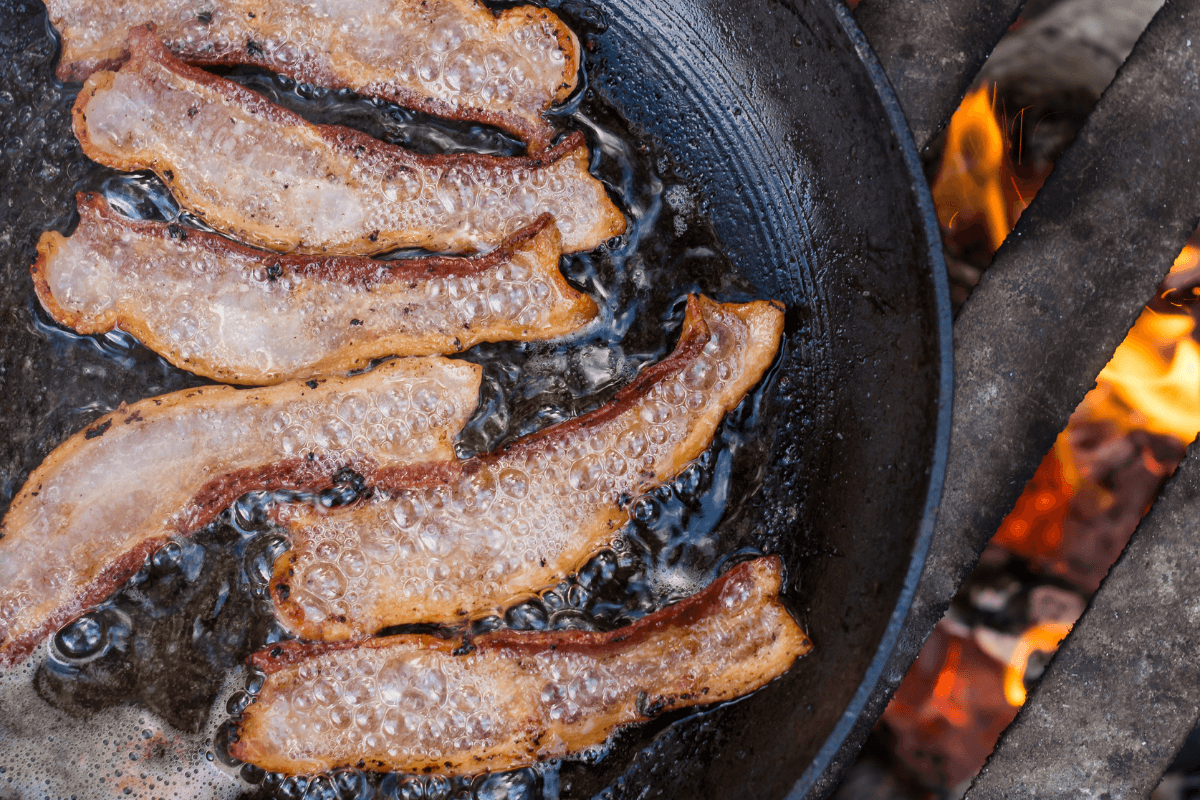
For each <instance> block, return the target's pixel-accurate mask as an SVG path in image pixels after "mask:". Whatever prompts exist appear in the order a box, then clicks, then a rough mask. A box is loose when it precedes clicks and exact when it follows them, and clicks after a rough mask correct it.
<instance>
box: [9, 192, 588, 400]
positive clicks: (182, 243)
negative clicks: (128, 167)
mask: <svg viewBox="0 0 1200 800" xmlns="http://www.w3.org/2000/svg"><path fill="white" fill-rule="evenodd" d="M78 205H79V215H80V220H79V226H78V227H77V228H76V229H75V232H74V233H73V234H72V235H71V236H70V237H64V236H62V235H61V234H58V233H55V232H49V233H45V234H43V235H42V238H41V241H40V242H38V259H37V261H36V262H35V263H34V264H33V266H32V267H31V271H32V273H33V280H34V286H35V287H36V289H37V294H38V298H39V299H40V300H41V302H42V306H43V307H44V308H45V309H46V311H47V312H49V313H50V315H51V316H52V317H54V319H55V321H57V322H59V323H61V324H63V325H68V326H70V327H71V328H73V329H75V330H76V331H78V332H79V333H103V332H106V331H110V330H113V329H114V328H120V329H121V330H124V331H127V332H129V333H131V334H133V335H134V336H136V337H137V338H138V339H140V340H141V341H142V343H144V344H145V345H146V346H148V347H150V348H151V349H152V350H154V351H155V352H157V353H159V354H161V355H162V356H164V357H165V358H166V359H167V360H169V361H170V362H171V363H172V364H175V365H176V366H178V367H182V368H183V369H187V370H191V371H192V372H195V373H197V374H199V375H204V376H206V377H209V378H213V379H216V380H219V381H224V382H227V383H248V384H271V383H278V382H280V381H284V380H296V379H302V378H309V377H312V376H313V375H330V374H336V373H346V372H349V371H351V370H354V369H361V368H363V367H365V366H367V365H368V364H369V363H370V362H371V361H372V360H373V359H377V358H382V357H384V356H389V355H399V356H416V355H437V354H449V353H455V352H459V351H462V350H465V349H466V348H468V347H471V346H473V345H475V344H477V343H479V342H495V341H511V340H516V341H528V340H531V339H551V338H554V337H556V336H562V335H564V334H567V333H570V332H572V331H574V330H577V329H578V328H580V327H581V326H583V325H585V324H586V323H587V322H588V321H589V320H591V319H592V317H594V316H595V314H596V304H595V303H593V302H592V300H591V299H590V298H589V297H587V296H586V295H583V294H580V293H579V292H577V291H575V290H574V289H572V288H571V287H570V285H569V284H568V283H567V282H566V280H565V279H564V278H563V277H562V274H561V273H560V272H559V270H558V262H559V252H560V247H559V243H560V237H559V234H558V229H557V228H555V227H554V223H553V221H552V220H551V218H550V217H543V218H541V219H540V220H538V221H537V222H536V223H534V225H533V226H531V227H529V228H526V229H525V230H524V231H521V232H519V233H517V234H516V235H515V236H513V237H510V238H509V239H508V240H507V241H506V242H505V244H504V245H502V246H501V247H499V248H498V249H496V250H493V251H491V252H490V253H487V254H486V255H482V256H474V257H470V258H448V257H436V256H435V257H430V258H414V259H405V260H400V261H375V260H371V259H366V258H352V257H333V256H330V257H325V258H320V257H314V256H281V255H278V254H275V253H270V252H266V251H262V250H252V249H250V248H248V247H243V246H241V245H238V244H236V243H234V242H231V241H230V240H228V239H225V238H223V237H221V236H217V235H216V234H212V233H205V232H203V231H198V230H195V229H192V228H185V227H182V226H180V225H177V224H173V223H165V222H137V221H134V220H131V219H129V218H127V217H123V216H121V215H120V214H117V213H116V212H114V211H113V210H112V209H111V208H110V207H109V206H108V204H107V203H105V202H104V200H103V199H102V198H101V197H100V196H98V195H80V196H79V202H78Z"/></svg>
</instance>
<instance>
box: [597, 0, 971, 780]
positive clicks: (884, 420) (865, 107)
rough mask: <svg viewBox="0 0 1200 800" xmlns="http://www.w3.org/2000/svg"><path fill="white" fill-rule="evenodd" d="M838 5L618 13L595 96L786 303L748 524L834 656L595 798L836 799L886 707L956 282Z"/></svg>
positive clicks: (613, 11)
mask: <svg viewBox="0 0 1200 800" xmlns="http://www.w3.org/2000/svg"><path fill="white" fill-rule="evenodd" d="M835 5H840V4H835V3H826V2H823V1H822V0H811V1H806V0H788V1H787V2H763V3H744V2H729V1H728V0H610V2H607V3H606V4H605V6H604V8H605V12H606V14H607V18H608V21H609V27H608V30H607V31H606V32H605V34H604V35H603V36H601V37H599V38H598V40H597V42H596V44H597V53H596V55H597V56H598V57H599V58H598V60H599V61H600V63H601V65H602V66H601V68H600V72H601V74H602V75H603V79H602V80H601V81H598V82H597V84H596V87H595V88H596V90H597V91H600V92H604V93H607V94H608V95H609V96H611V97H612V99H613V102H614V104H615V105H617V106H618V107H620V108H621V109H623V110H625V112H626V113H627V114H628V115H629V116H630V117H631V119H632V121H633V122H634V124H636V125H638V126H641V127H642V128H644V129H645V130H647V131H648V132H650V134H652V135H653V136H655V137H657V138H658V139H659V140H660V141H661V142H662V143H663V144H664V148H665V149H666V150H668V151H669V152H671V153H672V154H674V155H675V156H676V158H677V159H678V161H679V164H680V171H681V172H682V173H683V174H685V175H687V176H688V177H689V178H690V179H692V180H693V181H694V183H695V184H696V185H698V186H699V187H701V191H703V193H704V196H705V199H706V201H707V202H708V203H709V204H710V206H711V208H712V209H713V211H712V214H711V216H712V220H713V223H714V225H715V227H716V232H717V234H718V236H719V237H720V239H721V242H722V244H723V246H724V248H725V251H726V253H727V254H728V255H729V256H730V259H731V261H732V262H733V263H734V264H736V265H737V267H738V269H739V270H740V271H741V272H742V273H743V274H744V275H745V276H746V277H748V278H749V279H750V280H751V281H752V282H753V283H754V284H755V285H756V286H757V287H758V288H759V289H760V290H761V291H763V292H764V293H766V294H769V295H771V296H774V297H778V298H781V299H783V300H785V301H786V302H787V304H788V309H789V314H788V338H789V342H790V354H791V360H790V361H788V362H787V363H785V365H784V367H783V370H784V371H783V375H782V378H781V381H780V386H781V390H780V392H779V393H778V394H777V395H776V396H775V398H774V399H775V401H776V402H777V403H778V405H777V407H776V408H775V409H774V411H773V412H772V413H773V414H774V416H775V417H776V419H777V420H778V429H777V430H776V432H775V435H774V440H773V444H772V450H771V454H770V458H769V461H768V464H767V467H766V470H767V475H766V478H765V480H764V482H763V490H762V492H761V493H760V494H759V496H758V497H757V498H756V499H755V501H754V502H755V505H756V507H757V510H758V513H757V514H756V522H757V524H758V525H759V526H760V529H759V530H760V531H761V534H762V542H763V546H764V547H765V548H767V549H769V550H772V551H774V552H779V553H782V554H784V555H785V558H786V561H787V566H788V569H789V587H788V590H789V592H790V596H791V598H792V600H793V602H794V604H795V609H796V611H797V617H798V619H800V621H801V623H802V624H803V625H804V626H805V627H806V629H807V630H808V632H809V633H810V635H811V636H812V637H813V640H814V642H815V643H816V650H815V651H814V653H813V655H812V656H810V657H808V658H806V659H803V660H802V661H801V662H800V664H799V666H798V667H797V668H795V669H793V670H792V671H791V672H789V673H788V674H787V675H786V676H784V678H783V679H781V680H779V681H776V682H775V683H773V684H771V685H769V686H768V687H766V688H765V689H763V690H762V691H760V692H758V693H757V694H755V695H753V696H751V697H749V698H745V699H744V700H742V701H740V702H737V703H733V704H730V705H727V706H725V707H722V708H719V709H716V710H715V711H713V712H711V713H710V714H708V715H705V716H704V717H702V718H690V719H688V720H685V721H681V722H680V723H678V724H676V725H674V726H672V727H671V728H669V729H668V730H666V731H665V732H663V733H662V734H661V735H659V736H658V737H657V738H656V739H655V740H654V742H653V743H652V744H651V745H650V746H648V747H645V748H644V749H642V750H640V751H639V752H638V753H637V754H636V756H634V757H633V758H632V764H631V765H630V766H628V767H626V768H617V767H614V768H613V772H612V773H609V774H603V775H600V774H599V773H598V771H595V770H593V771H591V772H588V773H586V776H587V777H586V778H584V777H583V773H582V771H581V778H580V780H581V782H583V783H586V784H587V787H588V789H589V791H590V790H591V789H593V788H596V789H598V788H599V786H600V785H601V782H610V781H612V782H614V784H613V785H614V786H615V787H616V788H615V791H614V792H613V793H612V795H611V796H613V797H635V796H636V797H638V798H650V797H664V798H666V797H695V798H708V797H712V798H717V797H728V796H734V795H736V796H743V797H783V796H784V795H785V794H788V793H789V792H792V793H793V794H794V795H797V796H798V795H799V794H801V793H804V792H806V791H808V789H809V788H810V787H812V786H814V785H815V784H818V783H819V784H820V786H822V787H826V788H827V787H828V786H829V782H828V781H827V780H825V781H818V780H817V776H819V775H820V773H821V771H822V770H824V769H825V767H826V766H827V765H828V764H829V763H830V761H831V760H832V758H833V756H834V753H835V752H836V750H837V749H838V747H839V746H840V745H841V744H842V739H843V738H844V737H845V736H846V733H847V732H848V730H849V722H850V721H852V720H853V719H854V718H855V717H857V715H858V713H859V712H860V711H861V710H862V708H863V706H864V704H865V702H866V699H867V696H868V695H869V694H870V692H871V690H872V689H873V687H874V685H875V682H876V681H877V679H878V677H879V670H880V669H881V664H882V658H881V656H886V654H887V652H888V651H890V648H891V646H892V644H893V643H894V636H895V629H896V626H897V625H898V623H899V621H901V620H902V619H903V616H904V613H905V612H906V610H907V602H908V599H909V597H910V596H911V594H910V593H911V591H912V589H913V587H914V586H915V580H916V578H917V576H918V574H919V570H920V566H921V561H922V560H923V557H924V552H925V547H926V545H927V541H928V536H929V535H930V532H931V530H932V521H933V513H934V511H933V509H935V508H936V502H937V497H938V495H939V493H940V489H941V477H942V463H943V460H944V453H945V448H946V445H947V435H946V431H947V414H948V401H947V398H948V387H949V381H950V374H949V372H950V370H949V337H948V330H949V312H948V301H947V298H946V287H945V278H944V267H943V264H942V260H941V252H940V240H939V238H938V231H937V227H936V223H935V222H934V221H933V220H932V218H931V204H930V203H929V200H928V195H927V189H926V188H925V184H924V179H923V177H922V176H921V175H920V172H919V161H918V160H917V158H916V153H915V148H914V147H913V145H912V143H911V138H910V136H909V134H908V131H907V128H906V126H905V125H904V123H903V121H902V117H901V116H900V114H899V112H898V111H897V110H896V103H895V100H894V97H893V96H892V95H891V92H890V88H889V87H887V86H886V80H885V79H884V78H883V76H882V72H881V70H879V69H878V66H877V64H875V63H874V62H873V60H872V59H873V56H871V55H870V54H869V53H867V52H866V47H865V44H864V43H863V41H862V39H861V35H860V34H858V32H857V30H856V29H855V28H854V24H853V22H852V21H851V20H850V17H849V14H848V12H846V11H845V9H844V8H835V7H834V6H835ZM860 54H861V55H865V56H866V57H867V63H864V60H863V59H862V58H861V57H860ZM881 651H883V652H881ZM618 772H619V773H620V777H619V778H617V773H618ZM588 793H589V792H580V795H581V796H586V795H587V794H588Z"/></svg>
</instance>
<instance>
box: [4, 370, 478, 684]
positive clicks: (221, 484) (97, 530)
mask: <svg viewBox="0 0 1200 800" xmlns="http://www.w3.org/2000/svg"><path fill="white" fill-rule="evenodd" d="M479 381H480V370H479V368H478V367H477V366H475V365H474V364H468V363H466V362H462V361H449V360H447V359H443V358H420V359H418V358H413V359H397V360H394V361H391V362H388V363H386V364H383V365H381V366H380V367H379V368H378V369H376V370H374V371H373V372H370V373H368V374H365V375H359V376H357V377H354V378H346V379H329V380H324V381H317V380H312V381H309V382H307V383H289V384H283V385H281V386H274V387H271V388H268V389H254V390H245V391H238V390H236V389H233V388H231V387H228V386H206V387H201V388H197V389H186V390H184V391H181V392H175V393H174V394H168V395H164V396H162V397H153V398H150V399H148V400H142V401H140V402H137V403H134V404H133V405H130V406H124V405H122V406H121V408H119V409H117V410H116V411H114V412H113V413H111V414H109V415H107V416H105V417H102V418H100V419H99V420H98V421H96V422H95V423H93V424H92V425H91V426H89V427H88V428H87V429H86V430H83V431H80V432H79V433H76V434H75V435H74V436H72V437H70V438H69V439H67V440H66V441H65V442H64V443H63V444H61V445H59V447H58V448H57V449H55V450H54V452H52V453H51V454H50V455H49V456H47V457H46V460H45V461H43V462H42V464H41V466H39V467H38V468H37V469H36V470H34V472H33V474H32V475H30V476H29V480H28V481H26V482H25V486H24V487H23V488H22V489H21V491H20V492H19V493H18V494H17V496H16V498H15V499H14V500H13V502H12V505H11V506H10V507H9V509H8V513H7V514H6V515H5V517H4V521H3V522H2V523H0V537H2V538H0V663H7V664H13V663H16V662H18V661H20V660H21V659H22V658H24V657H25V656H26V655H28V653H29V651H30V650H31V649H32V648H33V647H34V646H35V645H36V644H37V643H38V642H39V641H40V640H41V639H43V638H45V636H46V635H47V634H49V633H52V632H53V631H55V630H57V629H58V628H59V627H61V626H62V625H63V624H65V623H66V622H68V621H70V620H71V619H73V618H74V617H76V616H77V615H78V614H80V613H81V612H82V611H83V610H85V609H86V608H88V607H89V606H91V605H94V604H95V603H97V602H99V601H100V600H102V599H103V598H104V597H106V596H107V595H108V594H109V593H111V592H112V590H113V589H114V588H116V587H117V586H119V585H120V584H121V583H122V582H124V581H125V580H126V579H127V578H128V577H129V576H130V575H132V574H134V573H135V572H137V570H138V569H139V568H140V567H141V565H142V562H143V560H144V559H145V557H146V555H147V554H148V553H150V552H152V551H153V550H155V549H157V548H158V547H159V546H160V545H162V544H163V543H164V542H166V541H167V540H168V539H169V538H170V537H171V536H176V535H187V534H189V533H191V532H192V531H194V530H195V529H196V528H198V527H200V526H202V525H204V524H206V523H207V522H208V521H210V520H211V519H212V518H213V517H215V516H216V514H218V513H219V512H220V511H221V510H222V509H224V508H226V507H227V506H229V504H230V503H232V502H233V501H234V500H235V499H236V498H237V497H239V496H240V495H242V494H244V493H245V492H248V491H251V490H256V489H280V488H285V487H290V488H297V489H306V488H308V489H315V488H320V487H322V486H325V485H328V483H329V482H330V480H331V478H332V476H334V475H335V473H337V471H338V470H340V469H343V468H345V467H351V468H353V469H354V470H356V471H357V472H359V473H360V474H361V475H363V476H364V477H365V478H367V479H368V480H370V479H371V478H373V477H374V475H375V474H376V473H377V472H378V471H379V470H381V469H384V468H387V467H393V466H396V465H399V464H407V463H413V462H421V461H429V460H442V459H446V458H449V457H451V456H452V455H453V453H454V448H453V440H454V437H455V436H456V435H457V434H458V432H459V431H460V430H461V429H462V426H463V425H464V424H466V421H467V419H468V418H469V417H470V416H471V414H472V412H473V411H474V408H475V404H476V402H477V399H478V393H479Z"/></svg>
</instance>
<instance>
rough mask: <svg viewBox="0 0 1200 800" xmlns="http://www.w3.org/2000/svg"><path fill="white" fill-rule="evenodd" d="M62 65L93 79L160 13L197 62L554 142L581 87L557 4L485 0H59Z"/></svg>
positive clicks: (56, 18)
mask: <svg viewBox="0 0 1200 800" xmlns="http://www.w3.org/2000/svg"><path fill="white" fill-rule="evenodd" d="M47 5H48V7H49V10H50V19H51V21H52V22H53V23H54V27H55V28H57V29H58V31H59V32H60V33H61V34H62V44H63V52H62V60H61V61H59V65H58V76H59V77H60V78H61V79H63V80H83V79H85V78H87V77H88V76H89V75H91V74H92V73H93V72H95V71H96V70H98V69H109V68H112V67H114V66H116V65H117V64H119V63H120V62H121V60H122V59H124V58H125V57H126V55H127V52H128V51H127V50H126V43H125V40H126V36H127V35H128V33H129V31H130V29H132V28H134V27H137V26H139V25H143V24H145V23H147V22H153V23H155V24H156V25H157V26H158V33H159V35H160V36H161V37H162V38H163V40H164V42H165V43H166V45H167V47H169V48H170V49H171V51H172V52H173V53H175V55H177V56H179V58H181V59H182V60H183V61H186V62H188V63H191V64H255V65H258V66H261V67H266V68H267V69H270V70H273V71H275V72H278V73H281V74H283V75H287V76H289V77H291V78H294V79H295V80H297V81H300V82H303V83H311V84H314V85H317V86H329V87H333V88H338V89H353V90H354V91H356V92H358V93H360V94H364V95H367V96H370V97H379V98H382V99H385V100H390V101H393V102H396V103H399V104H401V105H404V106H408V107H410V108H416V109H420V110H422V111H426V112H429V113H433V114H440V115H442V116H446V117H451V118H454V119H464V120H474V121H478V122H485V123H489V124H492V125H496V126H499V127H501V128H504V129H506V130H509V131H511V132H513V133H515V134H517V135H518V136H520V137H521V138H523V139H525V140H527V141H528V142H529V144H530V150H531V151H537V150H540V149H542V148H544V147H546V146H547V145H548V144H549V142H550V137H551V136H552V135H553V132H554V131H553V128H552V127H551V126H550V124H549V123H548V122H546V120H545V119H544V118H543V117H542V115H543V114H544V113H545V112H546V111H547V110H548V109H549V108H550V106H551V105H552V104H553V103H555V102H561V101H562V100H565V99H566V98H567V96H568V95H569V94H570V93H571V92H572V91H573V90H574V89H575V86H576V84H577V83H578V74H579V41H578V39H576V37H575V35H574V34H572V33H571V31H570V29H569V28H567V26H566V25H564V24H563V23H562V21H561V20H560V19H558V17H556V16H555V15H554V14H553V13H552V12H550V11H547V10H546V9H544V8H534V7H531V6H522V7H519V8H510V9H506V10H504V11H502V12H500V13H499V14H494V13H492V12H491V11H490V10H489V9H487V8H486V7H485V6H484V5H483V4H482V3H479V2H476V0H304V2H294V1H293V2H272V3H263V2H260V0H123V2H120V3H98V2H95V0H49V2H48V3H47Z"/></svg>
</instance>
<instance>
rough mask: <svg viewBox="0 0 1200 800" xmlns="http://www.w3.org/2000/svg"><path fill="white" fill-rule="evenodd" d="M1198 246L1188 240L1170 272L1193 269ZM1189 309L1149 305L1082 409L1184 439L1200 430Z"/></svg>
mask: <svg viewBox="0 0 1200 800" xmlns="http://www.w3.org/2000/svg"><path fill="white" fill-rule="evenodd" d="M1198 263H1200V248H1196V247H1194V246H1192V245H1188V246H1187V247H1185V248H1184V249H1183V252H1182V253H1180V255H1179V258H1177V259H1176V260H1175V265H1174V266H1173V267H1172V268H1171V272H1172V273H1179V272H1183V271H1186V270H1190V269H1194V268H1195V267H1196V266H1197V264H1198ZM1195 328H1196V323H1195V320H1194V319H1193V318H1192V317H1191V316H1190V315H1188V314H1161V313H1158V312H1155V311H1151V310H1150V309H1146V310H1144V311H1143V312H1142V314H1141V316H1140V317H1138V320H1137V322H1136V323H1134V326H1133V329H1132V330H1130V332H1129V335H1128V336H1127V337H1126V338H1125V341H1124V342H1122V343H1121V346H1120V347H1118V348H1117V350H1116V352H1115V353H1113V357H1112V360H1111V361H1109V362H1108V365H1107V366H1106V367H1105V368H1104V370H1103V371H1102V372H1101V373H1100V375H1099V377H1098V378H1097V379H1096V384H1097V386H1096V389H1095V390H1093V391H1092V392H1091V393H1090V394H1089V395H1088V397H1087V398H1086V399H1085V400H1084V403H1083V406H1082V407H1081V411H1083V412H1084V415H1085V416H1086V417H1087V418H1089V419H1107V420H1112V421H1114V422H1116V423H1117V424H1118V425H1119V426H1120V427H1121V428H1122V429H1124V430H1135V429H1136V430H1145V431H1150V432H1151V433H1159V434H1164V435H1167V436H1173V437H1175V438H1176V439H1178V440H1180V441H1181V442H1184V443H1185V444H1186V443H1188V442H1191V441H1192V440H1193V439H1195V438H1196V434H1197V433H1198V432H1200V344H1198V343H1197V342H1196V339H1195V338H1193V335H1194V333H1195Z"/></svg>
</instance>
